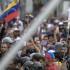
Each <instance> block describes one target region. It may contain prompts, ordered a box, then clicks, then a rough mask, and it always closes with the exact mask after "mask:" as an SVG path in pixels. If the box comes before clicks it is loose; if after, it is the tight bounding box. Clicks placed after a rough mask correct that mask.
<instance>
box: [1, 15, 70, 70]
mask: <svg viewBox="0 0 70 70" xmlns="http://www.w3.org/2000/svg"><path fill="white" fill-rule="evenodd" d="M33 19H34V16H33V15H31V14H27V15H25V17H24V19H23V20H21V19H20V17H16V18H15V19H13V21H11V22H9V23H6V22H5V21H4V20H3V19H2V20H0V60H1V59H2V57H3V56H4V55H5V54H6V53H7V52H8V50H9V49H10V48H11V47H12V46H13V45H14V44H15V43H16V42H17V41H19V40H21V35H22V34H23V33H25V32H27V31H28V26H30V25H31V23H30V22H31V20H33ZM65 20H67V18H64V17H62V16H61V17H60V18H58V17H52V16H51V17H49V18H48V20H46V19H45V20H44V21H43V24H41V25H40V26H39V27H38V29H37V31H36V32H35V34H34V35H33V36H32V38H31V39H30V40H29V41H28V42H25V43H24V45H23V48H22V49H20V50H19V51H18V52H17V55H16V56H15V58H14V60H12V61H10V64H9V66H8V67H7V69H6V70H70V37H69V30H67V22H63V21H65ZM12 52H13V51H12Z"/></svg>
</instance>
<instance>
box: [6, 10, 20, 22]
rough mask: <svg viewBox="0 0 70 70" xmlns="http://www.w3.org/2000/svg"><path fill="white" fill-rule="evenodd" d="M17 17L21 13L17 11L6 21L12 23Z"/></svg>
mask: <svg viewBox="0 0 70 70" xmlns="http://www.w3.org/2000/svg"><path fill="white" fill-rule="evenodd" d="M17 16H19V11H15V12H13V13H11V14H9V15H8V16H7V17H5V21H6V22H10V21H11V20H13V19H14V18H16V17H17Z"/></svg>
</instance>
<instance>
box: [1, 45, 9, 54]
mask: <svg viewBox="0 0 70 70" xmlns="http://www.w3.org/2000/svg"><path fill="white" fill-rule="evenodd" d="M1 51H2V52H3V53H5V52H7V51H8V45H7V44H2V45H1Z"/></svg>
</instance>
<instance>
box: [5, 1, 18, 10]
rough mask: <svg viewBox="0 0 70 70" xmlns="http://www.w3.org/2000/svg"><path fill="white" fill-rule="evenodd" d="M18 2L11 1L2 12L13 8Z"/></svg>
mask: <svg viewBox="0 0 70 70" xmlns="http://www.w3.org/2000/svg"><path fill="white" fill-rule="evenodd" d="M18 2H19V0H13V1H12V2H11V3H10V4H9V5H8V7H7V8H6V9H5V10H4V11H7V10H9V9H10V8H12V7H13V6H15V5H16V4H17V3H18Z"/></svg>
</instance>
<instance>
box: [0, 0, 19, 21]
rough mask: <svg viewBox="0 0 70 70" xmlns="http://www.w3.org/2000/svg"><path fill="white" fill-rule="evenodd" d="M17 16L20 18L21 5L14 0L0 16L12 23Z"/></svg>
mask: <svg viewBox="0 0 70 70" xmlns="http://www.w3.org/2000/svg"><path fill="white" fill-rule="evenodd" d="M17 16H19V3H18V2H16V0H14V1H13V2H11V3H10V4H9V6H8V7H7V8H6V9H5V11H4V13H3V14H2V15H1V16H0V18H4V19H5V21H6V22H10V21H11V20H12V19H14V18H15V17H17Z"/></svg>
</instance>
